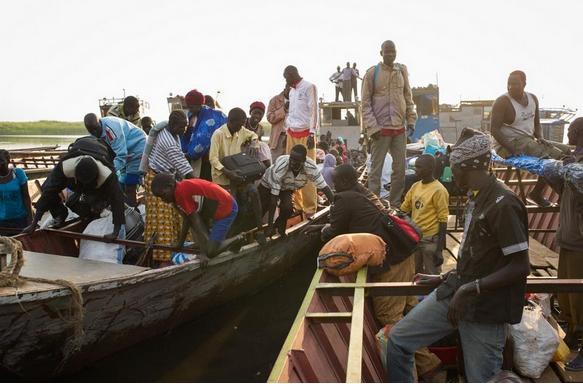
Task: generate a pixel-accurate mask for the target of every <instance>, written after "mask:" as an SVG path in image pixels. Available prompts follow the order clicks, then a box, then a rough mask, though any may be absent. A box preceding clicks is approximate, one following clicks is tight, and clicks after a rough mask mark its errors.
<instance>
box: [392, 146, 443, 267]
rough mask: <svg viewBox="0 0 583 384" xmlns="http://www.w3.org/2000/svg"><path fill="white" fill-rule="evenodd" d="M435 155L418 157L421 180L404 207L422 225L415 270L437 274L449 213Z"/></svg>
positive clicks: (416, 184) (409, 193)
mask: <svg viewBox="0 0 583 384" xmlns="http://www.w3.org/2000/svg"><path fill="white" fill-rule="evenodd" d="M434 168H435V158H434V157H433V155H430V154H423V155H421V156H419V157H418V158H417V161H415V174H416V175H417V177H419V178H420V179H421V180H420V181H418V182H416V183H415V184H413V186H412V187H411V189H409V191H408V192H407V194H406V195H405V199H404V200H403V203H402V204H401V210H402V211H404V212H406V213H408V214H410V215H411V219H412V220H413V221H414V222H415V223H416V224H417V225H418V226H419V228H421V231H422V232H423V239H422V240H421V241H420V242H419V245H418V248H417V251H416V252H415V272H416V273H427V274H432V275H438V274H439V273H441V265H442V264H443V255H442V252H443V248H444V247H445V235H446V231H447V218H448V216H449V193H448V192H447V189H445V187H444V186H443V185H442V184H441V183H440V182H439V181H438V180H436V179H435V178H434V176H433V171H434Z"/></svg>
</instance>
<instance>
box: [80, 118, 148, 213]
mask: <svg viewBox="0 0 583 384" xmlns="http://www.w3.org/2000/svg"><path fill="white" fill-rule="evenodd" d="M83 122H84V123H85V128H87V131H89V133H90V134H91V135H93V136H95V137H97V138H102V139H103V140H105V141H106V142H107V143H108V144H109V145H110V146H111V148H112V149H113V151H114V152H115V159H114V161H113V164H114V166H115V171H116V173H117V174H118V178H119V182H120V184H121V185H122V186H123V189H124V191H125V193H126V199H127V203H128V204H129V205H131V206H135V205H136V200H137V199H136V188H137V185H138V184H139V183H140V179H141V176H142V174H141V172H140V169H139V168H140V161H141V160H142V153H144V147H145V145H146V134H145V133H144V131H143V130H142V129H140V128H139V127H137V126H136V125H134V124H132V123H130V122H129V121H126V120H123V119H120V118H118V117H113V116H107V117H102V118H101V119H99V118H97V116H96V115H95V114H94V113H88V114H87V115H85V118H84V120H83Z"/></svg>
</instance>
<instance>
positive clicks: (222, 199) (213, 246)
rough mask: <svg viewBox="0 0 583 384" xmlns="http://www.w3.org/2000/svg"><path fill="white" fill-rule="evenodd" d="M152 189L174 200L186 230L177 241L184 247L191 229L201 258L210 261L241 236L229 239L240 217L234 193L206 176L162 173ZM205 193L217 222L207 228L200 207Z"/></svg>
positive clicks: (204, 262)
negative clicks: (178, 176)
mask: <svg viewBox="0 0 583 384" xmlns="http://www.w3.org/2000/svg"><path fill="white" fill-rule="evenodd" d="M151 190H152V193H153V194H154V196H157V197H159V198H161V199H162V200H164V201H165V202H167V203H174V205H175V207H176V208H177V209H178V212H179V213H180V215H181V216H182V218H183V223H182V230H181V233H180V236H179V238H178V242H177V244H176V246H177V247H182V246H183V245H184V241H185V240H186V234H187V233H188V230H189V229H190V230H191V233H192V236H193V237H194V238H195V239H196V240H197V243H198V244H199V246H200V251H201V253H200V255H199V259H200V260H201V263H202V264H203V265H206V263H207V262H208V258H209V257H211V258H212V257H214V256H216V255H218V254H219V253H221V252H222V251H224V250H226V249H227V248H228V247H229V246H231V245H233V244H234V243H237V242H239V241H240V240H241V237H234V238H232V239H227V240H225V237H226V236H227V233H228V232H229V229H230V228H231V225H232V224H233V221H235V218H236V217H237V211H238V208H237V202H236V201H235V199H234V198H233V196H231V194H230V193H229V192H227V191H225V190H224V189H223V188H221V187H220V186H218V185H216V184H214V183H211V182H210V181H206V180H203V179H187V180H183V181H179V182H177V181H176V180H175V179H174V176H173V175H170V174H167V173H159V174H157V175H156V176H155V177H154V179H153V180H152V186H151ZM201 197H202V198H204V199H205V200H206V203H209V202H210V203H211V204H213V205H214V206H215V207H216V208H215V209H214V214H213V216H212V218H213V225H212V228H211V229H210V231H207V229H206V227H205V225H204V223H203V219H202V218H201V216H200V215H199V213H198V211H199V208H201V205H202V202H201V200H202V199H201Z"/></svg>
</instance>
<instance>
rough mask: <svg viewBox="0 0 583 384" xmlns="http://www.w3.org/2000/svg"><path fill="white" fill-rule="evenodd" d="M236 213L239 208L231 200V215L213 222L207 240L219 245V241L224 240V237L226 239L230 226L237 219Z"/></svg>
mask: <svg viewBox="0 0 583 384" xmlns="http://www.w3.org/2000/svg"><path fill="white" fill-rule="evenodd" d="M238 211H239V208H238V206H237V202H236V201H235V199H233V210H232V211H231V214H230V215H229V216H227V217H223V218H222V219H219V220H215V221H214V222H213V226H212V228H211V231H210V233H209V239H210V240H212V241H215V242H217V243H220V242H221V241H223V240H225V237H227V233H228V232H229V229H231V225H233V221H235V219H236V218H237V212H238Z"/></svg>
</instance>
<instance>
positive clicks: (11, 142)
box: [0, 135, 80, 149]
mask: <svg viewBox="0 0 583 384" xmlns="http://www.w3.org/2000/svg"><path fill="white" fill-rule="evenodd" d="M78 137H80V136H74V135H0V149H19V148H34V147H46V146H53V145H58V146H60V147H64V148H66V147H67V146H68V145H69V144H71V143H72V142H73V141H75V139H76V138H78Z"/></svg>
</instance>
